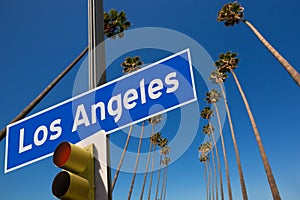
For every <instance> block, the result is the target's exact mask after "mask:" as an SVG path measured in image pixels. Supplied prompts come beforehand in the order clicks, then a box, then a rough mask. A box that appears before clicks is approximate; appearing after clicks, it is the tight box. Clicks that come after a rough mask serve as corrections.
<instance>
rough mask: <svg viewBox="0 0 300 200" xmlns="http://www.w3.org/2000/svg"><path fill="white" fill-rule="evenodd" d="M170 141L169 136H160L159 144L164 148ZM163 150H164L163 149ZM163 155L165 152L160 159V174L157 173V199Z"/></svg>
mask: <svg viewBox="0 0 300 200" xmlns="http://www.w3.org/2000/svg"><path fill="white" fill-rule="evenodd" d="M168 142H169V141H168V139H167V138H163V137H161V138H159V140H158V143H157V145H158V146H159V147H160V148H164V147H165V146H166V145H167V144H168ZM161 151H162V150H161ZM162 155H163V154H160V159H159V163H160V168H159V170H158V174H157V184H156V191H155V198H154V199H157V197H158V188H159V183H160V174H161V164H162V163H161V162H162Z"/></svg>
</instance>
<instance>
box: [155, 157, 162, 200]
mask: <svg viewBox="0 0 300 200" xmlns="http://www.w3.org/2000/svg"><path fill="white" fill-rule="evenodd" d="M161 160H162V155H160V168H159V170H158V175H157V185H156V191H155V200H156V199H157V196H158V188H159V182H160V173H161Z"/></svg>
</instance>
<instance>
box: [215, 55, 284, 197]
mask: <svg viewBox="0 0 300 200" xmlns="http://www.w3.org/2000/svg"><path fill="white" fill-rule="evenodd" d="M236 56H237V54H236V53H232V52H230V51H228V52H227V53H225V54H224V53H222V54H220V55H219V60H217V61H216V62H215V65H216V66H217V67H218V70H219V71H220V72H221V73H227V72H229V73H231V74H232V76H233V78H234V80H235V82H236V85H237V87H238V89H239V92H240V94H241V96H242V99H243V101H244V104H245V107H246V110H247V113H248V116H249V118H250V122H251V125H252V128H253V133H254V135H255V139H256V142H257V145H258V148H259V151H260V155H261V158H262V161H263V164H264V168H265V171H266V174H267V178H268V182H269V186H270V189H271V192H272V195H273V198H274V199H276V200H279V199H281V197H280V194H279V190H278V187H277V184H276V181H275V178H274V176H273V173H272V169H271V166H270V164H269V161H268V158H267V155H266V152H265V149H264V146H263V144H262V140H261V137H260V134H259V132H258V128H257V125H256V122H255V120H254V117H253V114H252V112H251V109H250V106H249V103H248V101H247V98H246V96H245V93H244V91H243V89H242V87H241V85H240V83H239V80H238V78H237V76H236V74H235V72H234V71H233V70H234V69H235V68H237V64H238V62H239V59H238V58H236Z"/></svg>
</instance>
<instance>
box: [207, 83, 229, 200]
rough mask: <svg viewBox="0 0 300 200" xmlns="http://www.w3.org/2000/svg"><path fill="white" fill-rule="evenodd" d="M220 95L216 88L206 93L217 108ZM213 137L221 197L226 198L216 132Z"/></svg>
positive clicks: (208, 100)
mask: <svg viewBox="0 0 300 200" xmlns="http://www.w3.org/2000/svg"><path fill="white" fill-rule="evenodd" d="M220 97H221V94H220V93H218V91H217V90H216V89H212V90H211V91H209V92H207V93H206V98H205V100H206V101H207V103H209V104H214V107H215V108H216V102H218V101H219V100H220ZM220 135H221V134H220ZM212 138H213V142H214V146H215V151H216V157H217V162H218V171H219V177H220V178H219V180H220V191H221V199H222V200H224V191H223V180H222V171H221V162H220V157H219V151H218V148H217V144H216V139H215V137H214V134H212Z"/></svg>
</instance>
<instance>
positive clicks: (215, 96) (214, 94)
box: [205, 89, 231, 199]
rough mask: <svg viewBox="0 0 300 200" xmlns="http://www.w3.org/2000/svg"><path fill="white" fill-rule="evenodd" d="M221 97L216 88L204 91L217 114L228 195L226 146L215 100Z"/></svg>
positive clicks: (222, 196)
mask: <svg viewBox="0 0 300 200" xmlns="http://www.w3.org/2000/svg"><path fill="white" fill-rule="evenodd" d="M220 98H221V94H220V93H219V92H218V90H216V89H212V90H211V91H209V92H208V93H206V98H205V100H206V101H207V102H208V103H209V104H213V106H214V108H215V111H216V115H217V120H218V125H219V130H220V138H221V143H222V150H223V156H224V164H225V171H226V180H227V187H228V190H230V191H228V194H229V196H231V195H230V193H231V184H230V176H229V169H228V162H227V155H226V148H225V142H224V137H223V131H222V130H223V129H222V124H221V120H220V114H219V109H218V106H217V102H218V101H220ZM218 167H219V163H218ZM219 173H220V187H221V198H222V199H224V192H223V189H222V188H223V183H222V176H221V172H219Z"/></svg>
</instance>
